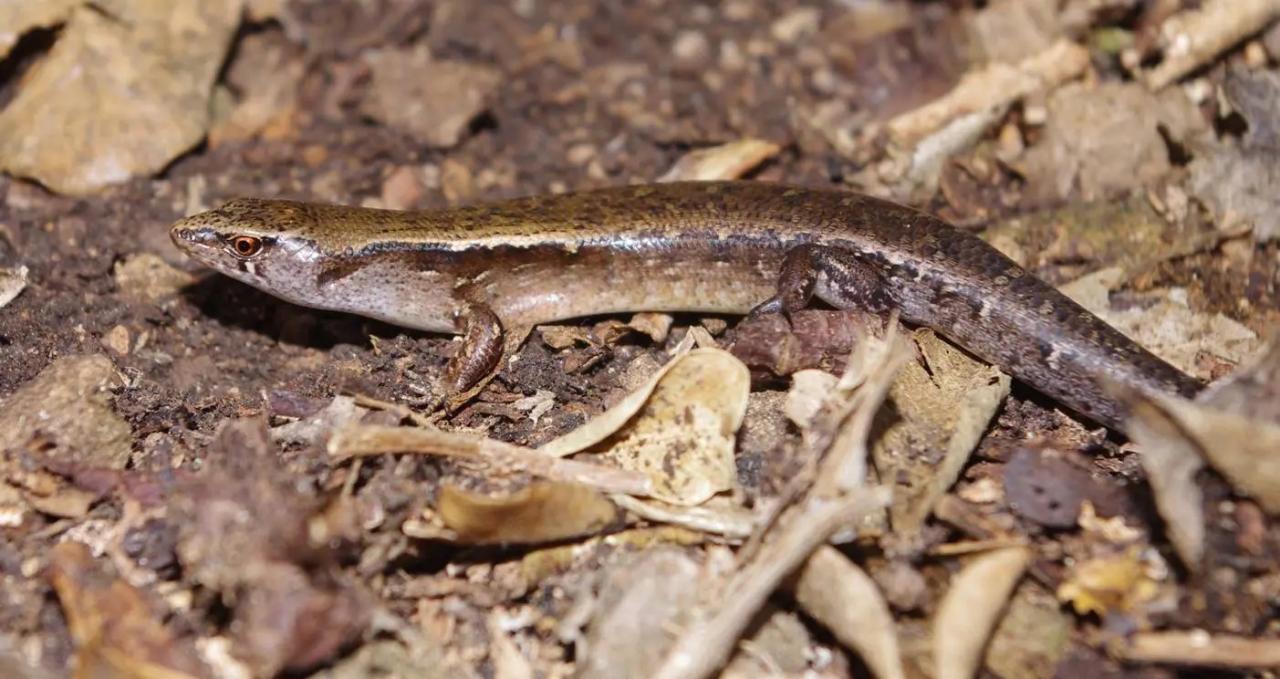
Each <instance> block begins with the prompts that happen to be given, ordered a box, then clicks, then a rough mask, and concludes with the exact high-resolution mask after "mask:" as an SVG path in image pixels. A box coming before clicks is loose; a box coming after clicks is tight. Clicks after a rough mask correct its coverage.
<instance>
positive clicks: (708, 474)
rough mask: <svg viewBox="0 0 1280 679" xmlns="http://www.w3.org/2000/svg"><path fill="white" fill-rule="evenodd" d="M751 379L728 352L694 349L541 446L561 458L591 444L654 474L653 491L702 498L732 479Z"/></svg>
mask: <svg viewBox="0 0 1280 679" xmlns="http://www.w3.org/2000/svg"><path fill="white" fill-rule="evenodd" d="M750 379H751V376H750V374H749V373H748V371H747V368H746V366H744V365H743V364H742V362H741V361H739V360H738V359H736V358H734V357H733V355H732V354H730V353H728V352H726V351H722V350H720V349H697V350H694V351H691V352H689V353H687V354H684V355H682V356H679V357H677V358H674V359H672V360H671V361H670V362H669V363H667V365H666V366H664V367H663V368H662V369H661V370H659V371H658V372H657V373H656V374H655V375H654V376H653V377H651V378H650V380H649V382H648V383H646V384H645V385H644V386H643V387H641V388H640V389H638V390H636V391H634V392H632V393H631V394H630V395H628V396H627V397H626V398H624V399H623V400H622V401H621V402H619V403H618V404H617V405H615V406H614V407H612V408H610V409H609V410H607V411H605V412H604V413H602V414H600V415H599V416H597V417H596V418H594V419H592V420H591V421H590V422H588V423H587V424H585V425H583V426H582V427H579V428H578V429H576V430H574V431H572V432H570V433H568V434H565V435H564V436H562V437H560V438H557V439H554V440H552V441H549V442H548V443H546V444H545V445H543V446H542V447H541V448H539V450H540V451H541V452H543V453H545V454H547V455H551V456H557V457H558V456H564V455H569V454H573V453H576V452H580V451H584V450H587V449H591V450H593V451H595V452H600V453H603V454H604V455H606V457H607V458H608V459H610V460H611V461H612V462H614V463H615V464H616V465H617V466H620V467H622V468H623V469H628V470H635V471H641V472H644V473H645V474H646V475H648V476H649V478H650V481H651V483H652V484H653V492H652V494H653V496H654V497H656V498H658V499H661V500H664V501H666V502H671V503H675V504H684V505H694V504H699V503H701V502H704V501H706V500H707V499H708V498H710V497H711V496H712V495H714V494H716V493H719V492H722V491H725V490H728V489H729V488H730V487H732V485H733V482H734V475H735V467H734V462H733V446H734V442H735V436H734V435H735V433H736V432H737V430H738V427H739V426H740V425H741V424H742V418H743V416H744V415H745V414H746V408H747V394H748V391H749V388H750Z"/></svg>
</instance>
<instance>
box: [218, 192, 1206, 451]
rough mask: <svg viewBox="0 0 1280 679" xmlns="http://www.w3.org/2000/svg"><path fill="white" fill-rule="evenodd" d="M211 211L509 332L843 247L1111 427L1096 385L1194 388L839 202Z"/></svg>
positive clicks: (934, 316)
mask: <svg viewBox="0 0 1280 679" xmlns="http://www.w3.org/2000/svg"><path fill="white" fill-rule="evenodd" d="M214 212H215V213H217V216H216V217H215V216H212V215H213V214H214V213H209V214H210V215H211V216H210V217H209V218H208V219H207V220H206V221H205V222H197V224H199V225H202V226H204V227H210V226H211V225H212V224H213V223H214V222H217V224H216V226H213V227H212V228H215V229H217V230H219V231H223V230H226V229H227V228H228V225H229V224H231V225H238V228H242V229H247V230H249V231H252V232H255V233H260V234H266V235H271V234H273V233H274V234H278V235H279V236H280V237H281V238H292V239H299V240H300V241H305V242H307V243H309V244H310V246H311V247H313V248H314V249H315V250H317V251H319V252H321V253H323V254H324V260H325V262H324V264H325V270H324V272H322V273H321V274H320V277H319V278H320V280H319V283H322V284H323V283H331V282H333V281H336V280H340V279H342V278H344V277H346V276H350V275H352V274H353V273H355V272H357V271H360V270H361V269H363V268H367V267H369V266H371V265H372V264H374V263H377V262H379V261H382V262H384V263H386V262H395V263H396V264H395V266H394V267H389V268H387V270H390V271H395V270H399V269H397V268H395V267H402V268H405V269H407V270H417V271H433V272H441V271H443V272H446V273H448V274H449V276H450V277H451V279H450V280H451V281H452V282H453V283H454V288H455V290H456V292H457V294H459V295H465V296H468V299H470V300H471V301H473V302H478V303H482V304H485V305H488V306H491V307H492V308H493V309H494V311H495V312H496V313H497V315H498V316H499V317H500V318H501V319H502V320H503V322H504V323H507V322H511V321H512V320H519V321H521V322H546V321H549V320H556V319H559V318H565V317H570V316H578V315H584V314H592V313H608V312H615V311H626V310H641V309H647V310H655V311H657V310H669V311H675V310H689V311H699V310H701V311H725V312H742V311H746V310H748V309H749V308H750V307H751V306H753V305H754V304H755V303H758V302H761V301H763V300H764V297H766V296H767V294H766V291H767V288H768V286H772V285H774V283H773V281H774V280H775V279H776V277H777V275H778V271H779V269H780V267H781V265H782V261H783V258H784V256H785V255H786V253H787V252H788V251H789V250H791V249H792V248H794V247H796V246H798V245H805V244H812V245H814V246H819V247H830V248H837V249H839V250H840V251H842V252H844V253H846V254H847V256H846V257H845V259H846V260H849V261H853V262H856V263H857V265H858V266H861V267H865V272H866V273H870V274H873V276H872V277H873V278H874V280H875V281H877V282H878V284H879V285H880V286H882V290H881V291H879V292H883V293H884V294H885V295H887V297H888V298H889V299H890V300H891V301H892V303H893V304H894V305H896V306H897V307H898V308H899V309H900V310H901V313H902V317H903V319H904V320H906V321H908V322H910V323H913V324H918V325H923V326H929V327H932V328H934V329H935V330H937V331H938V332H940V333H941V334H943V335H944V336H947V337H949V338H951V339H952V340H953V341H955V342H956V343H958V344H959V345H961V346H962V347H964V348H965V349H967V350H969V351H970V352H972V353H974V354H975V355H977V356H979V357H980V358H983V359H985V360H987V361H990V362H991V363H994V364H996V365H998V366H999V367H1001V368H1002V369H1004V370H1005V371H1007V372H1009V373H1011V374H1012V375H1014V376H1015V377H1017V378H1019V379H1020V380H1022V381H1024V382H1026V383H1028V384H1030V385H1031V386H1033V387H1035V388H1036V389H1038V390H1040V391H1042V392H1044V393H1046V394H1048V395H1050V396H1052V397H1054V398H1056V399H1058V400H1060V401H1061V402H1062V403H1064V404H1066V405H1068V406H1070V407H1071V408H1073V409H1075V410H1077V411H1079V412H1081V413H1083V414H1085V415H1088V416H1091V417H1093V418H1095V419H1096V420H1098V421H1100V422H1102V423H1104V424H1107V425H1110V426H1113V427H1122V422H1123V413H1122V412H1121V408H1120V406H1119V405H1118V404H1117V403H1116V402H1115V401H1114V400H1112V399H1111V398H1110V397H1108V396H1107V395H1106V394H1105V393H1104V389H1103V388H1102V386H1101V384H1102V381H1103V380H1107V379H1109V380H1114V381H1116V382H1119V383H1122V384H1126V385H1129V386H1133V387H1137V388H1140V389H1144V390H1158V391H1164V392H1176V393H1181V394H1184V395H1185V394H1190V393H1192V392H1194V391H1195V390H1196V389H1198V387H1199V385H1198V383H1197V382H1196V381H1195V380H1193V379H1192V378H1190V377H1188V376H1186V375H1185V374H1183V373H1181V372H1180V371H1178V370H1177V369H1175V368H1173V367H1172V366H1170V365H1169V364H1167V363H1165V362H1164V361H1162V360H1160V359H1159V358H1157V357H1156V356H1154V355H1152V354H1151V353H1149V352H1147V351H1146V350H1144V349H1143V348H1141V347H1140V346H1138V345H1137V344H1135V343H1134V342H1133V341H1132V340H1130V339H1129V338H1127V337H1125V336H1124V335H1123V334H1121V333H1119V332H1118V331H1116V330H1115V329H1113V328H1111V327H1110V326H1108V325H1107V324H1106V323H1104V322H1103V321H1102V320H1100V319H1099V318H1097V317H1096V316H1094V315H1092V314H1090V313H1089V312H1088V311H1086V310H1085V309H1083V308H1082V307H1080V306H1079V305H1077V304H1076V303H1074V302H1073V301H1071V300H1070V299H1068V298H1067V297H1066V296H1064V295H1062V294H1061V293H1059V292H1058V291H1057V290H1055V289H1053V288H1052V287H1050V286H1048V285H1046V284H1045V283H1043V282H1042V281H1040V280H1039V279H1037V278H1035V277H1034V276H1032V275H1031V274H1029V273H1028V272H1026V271H1024V270H1023V269H1022V268H1021V267H1019V266H1018V265H1017V264H1016V263H1015V262H1013V261H1012V260H1010V259H1009V258H1008V257H1005V256H1004V255H1003V254H1001V253H1000V252H998V251H997V250H995V249H994V248H992V247H991V246H990V245H988V244H987V243H985V242H984V241H982V240H981V239H978V238H976V237H974V236H972V235H970V234H968V233H965V232H962V231H959V230H957V229H955V228H953V227H951V226H950V225H948V224H946V223H945V222H943V221H942V220H940V219H937V218H936V217H933V216H931V215H928V214H926V213H923V212H920V211H917V210H914V209H910V208H907V207H903V206H900V205H897V204H894V203H890V202H886V201H882V200H878V199H875V198H871V197H868V196H863V195H859V194H856V193H851V192H846V191H839V190H831V189H806V188H797V187H792V186H785V185H779V184H770V183H763V182H697V183H693V182H689V183H670V184H653V185H643V186H630V187H616V188H608V189H601V190H595V191H585V192H580V193H573V194H563V195H546V196H536V197H529V198H520V199H515V200H510V201H506V202H501V203H496V204H492V205H480V206H474V207H460V208H452V209H444V210H429V211H416V212H395V211H386V210H370V209H364V208H351V207H342V206H327V205H315V204H306V203H295V202H287V201H259V200H252V199H250V200H241V201H233V202H231V203H229V204H227V205H226V206H224V207H223V208H221V209H220V210H218V211H214ZM193 219H195V218H193ZM864 278H866V277H864ZM828 301H833V300H828ZM833 303H835V302H834V301H833ZM332 308H337V307H336V306H335V307H332ZM346 310H354V309H346ZM354 311H356V312H357V313H359V311H358V310H354ZM383 317H384V318H385V317H386V315H385V314H384V315H383ZM393 320H394V319H393ZM409 324H411V323H409ZM411 325H412V324H411Z"/></svg>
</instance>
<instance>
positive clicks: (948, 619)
mask: <svg viewBox="0 0 1280 679" xmlns="http://www.w3.org/2000/svg"><path fill="white" fill-rule="evenodd" d="M1030 560H1031V551H1030V550H1029V549H1027V548H1025V547H1006V548H1004V549H998V550H995V551H993V552H991V553H989V554H984V555H983V556H980V557H977V558H975V559H974V560H973V561H972V562H970V563H969V564H968V565H966V566H965V567H964V569H963V570H961V571H960V572H959V573H958V574H956V576H955V577H954V578H952V579H951V587H950V588H949V589H948V590H947V594H946V596H944V597H943V599H942V602H941V603H940V604H939V605H938V612H937V614H936V615H935V616H934V619H933V661H934V664H935V666H936V668H937V669H936V674H935V676H937V677H938V679H963V678H965V677H972V676H973V675H974V673H975V672H977V670H978V664H979V663H980V662H981V660H982V651H983V649H984V648H985V647H986V644H987V637H988V636H989V635H990V634H991V631H992V630H993V629H994V628H995V625H996V622H997V620H999V618H1000V613H1001V611H1003V610H1004V607H1005V604H1006V603H1007V602H1008V601H1009V595H1010V594H1012V593H1013V588H1014V586H1016V585H1017V584H1018V581H1019V580H1021V579H1022V574H1023V572H1024V571H1025V570H1026V568H1027V564H1028V563H1029V562H1030Z"/></svg>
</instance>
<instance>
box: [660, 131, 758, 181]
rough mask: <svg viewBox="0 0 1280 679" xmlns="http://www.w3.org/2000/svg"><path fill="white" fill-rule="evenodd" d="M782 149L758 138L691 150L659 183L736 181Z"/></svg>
mask: <svg viewBox="0 0 1280 679" xmlns="http://www.w3.org/2000/svg"><path fill="white" fill-rule="evenodd" d="M779 150H781V147H780V146H778V145H777V144H774V143H773V142H768V141H763V140H761V139H740V140H738V141H732V142H729V143H727V144H721V145H719V146H713V147H711V148H707V149H700V150H697V151H690V152H689V153H686V154H684V155H683V156H681V157H680V159H679V160H677V161H676V163H675V165H672V166H671V169H670V170H667V172H666V174H664V175H662V176H661V177H660V178H658V181H660V182H678V181H700V182H705V181H714V180H717V179H737V178H738V177H741V176H742V175H743V174H745V173H747V172H748V171H750V170H751V169H752V168H754V167H756V166H757V165H759V164H760V163H763V162H764V161H766V160H768V159H769V158H771V157H773V156H774V155H776V154H777V153H778V151H779Z"/></svg>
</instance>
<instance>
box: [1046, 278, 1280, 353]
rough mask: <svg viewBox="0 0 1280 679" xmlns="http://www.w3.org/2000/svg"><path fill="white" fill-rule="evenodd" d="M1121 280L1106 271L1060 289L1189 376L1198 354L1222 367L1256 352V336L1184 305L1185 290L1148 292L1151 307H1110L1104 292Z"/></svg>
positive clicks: (1221, 317)
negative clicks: (1220, 364) (1215, 358)
mask: <svg viewBox="0 0 1280 679" xmlns="http://www.w3.org/2000/svg"><path fill="white" fill-rule="evenodd" d="M1123 280H1124V272H1123V271H1121V270H1120V269H1118V268H1108V269H1102V270H1101V271H1097V272H1094V273H1092V274H1089V275H1087V276H1084V277H1082V278H1079V279H1077V280H1074V281H1072V282H1070V283H1068V284H1066V285H1063V286H1061V288H1060V289H1061V290H1062V292H1063V293H1065V294H1066V295H1067V296H1068V297H1071V298H1072V299H1074V300H1075V301H1076V302H1078V303H1079V304H1080V305H1081V306H1083V307H1084V308H1086V309H1088V310H1089V311H1091V312H1093V313H1094V314H1097V315H1098V316H1099V317H1101V318H1102V319H1103V320H1104V321H1106V322H1107V323H1108V324H1110V325H1112V326H1113V327H1115V328H1116V329H1118V330H1120V331H1121V332H1123V333H1125V334H1126V335H1128V336H1129V337H1132V338H1133V339H1134V340H1135V341H1137V342H1138V343H1139V344H1141V345H1142V346H1143V347H1145V348H1147V349H1149V350H1150V351H1152V352H1153V353H1155V354H1156V355H1157V356H1160V357H1161V358H1163V359H1165V360H1166V361H1169V362H1170V363H1172V364H1173V365H1175V366H1177V367H1179V368H1181V369H1182V370H1183V371H1185V372H1187V373H1190V374H1195V373H1196V368H1197V367H1198V365H1199V361H1198V360H1197V359H1198V357H1199V355H1200V354H1202V353H1203V354H1208V355H1211V356H1216V357H1218V358H1219V359H1221V360H1222V361H1224V362H1227V363H1240V362H1241V361H1243V360H1244V359H1245V358H1247V357H1248V356H1250V355H1251V354H1252V353H1254V352H1255V351H1256V350H1257V348H1258V346H1259V342H1258V337H1257V335H1256V334H1255V333H1254V332H1253V331H1252V330H1250V329H1248V328H1246V327H1245V326H1243V325H1241V324H1240V323H1238V322H1236V321H1235V320H1232V319H1231V318H1228V317H1227V316H1225V315H1223V314H1221V313H1215V314H1208V313H1200V312H1196V311H1194V310H1192V309H1191V308H1190V307H1189V306H1188V305H1187V295H1186V291H1185V290H1179V289H1173V290H1161V291H1156V292H1153V293H1152V294H1150V295H1149V297H1151V298H1153V299H1152V302H1153V303H1151V304H1147V305H1143V306H1141V307H1131V308H1126V309H1122V310H1121V309H1113V308H1111V298H1110V294H1109V293H1110V291H1111V290H1112V289H1114V288H1116V287H1118V286H1119V285H1120V283H1121V282H1122V281H1123Z"/></svg>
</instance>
